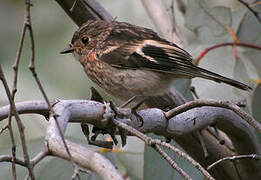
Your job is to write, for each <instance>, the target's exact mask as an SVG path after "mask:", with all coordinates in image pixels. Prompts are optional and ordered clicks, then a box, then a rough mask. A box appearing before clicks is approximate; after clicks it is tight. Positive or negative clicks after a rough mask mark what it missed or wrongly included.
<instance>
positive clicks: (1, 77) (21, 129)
mask: <svg viewBox="0 0 261 180" xmlns="http://www.w3.org/2000/svg"><path fill="white" fill-rule="evenodd" d="M0 80H1V81H2V82H3V85H4V88H5V91H6V95H7V97H8V100H9V103H10V106H12V113H14V116H15V119H16V122H17V126H18V130H19V134H20V139H21V144H22V149H23V153H24V160H25V164H26V166H27V168H28V171H29V174H30V178H31V179H32V180H33V179H35V177H34V174H33V169H32V167H31V164H30V159H29V155H28V152H27V146H26V140H25V135H24V126H23V123H22V121H21V119H20V117H19V115H18V113H17V111H16V107H15V103H14V101H13V100H12V97H11V92H10V89H9V87H8V84H7V82H6V79H5V76H4V73H3V71H2V66H1V64H0Z"/></svg>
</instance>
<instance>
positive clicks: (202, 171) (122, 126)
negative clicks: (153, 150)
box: [114, 120, 214, 180]
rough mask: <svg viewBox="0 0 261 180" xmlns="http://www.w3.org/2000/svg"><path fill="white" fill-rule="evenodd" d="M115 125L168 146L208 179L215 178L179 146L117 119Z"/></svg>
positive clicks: (137, 135)
mask: <svg viewBox="0 0 261 180" xmlns="http://www.w3.org/2000/svg"><path fill="white" fill-rule="evenodd" d="M114 123H115V125H116V126H118V127H120V128H122V129H124V130H126V131H127V132H129V133H130V134H132V135H134V136H136V137H138V138H139V139H141V140H142V141H144V142H145V143H146V144H147V145H149V146H153V145H155V144H158V145H160V146H163V147H166V148H168V149H169V150H171V151H173V152H174V153H176V154H178V155H179V156H181V157H183V158H184V159H186V160H187V161H188V162H190V163H191V164H192V165H193V166H195V167H196V168H197V169H198V170H199V171H200V172H201V173H202V174H203V175H204V176H205V177H206V178H207V179H210V180H214V178H213V177H212V176H211V175H210V174H209V173H208V172H207V171H206V170H205V169H204V168H203V167H202V166H201V165H200V164H199V163H198V162H196V161H195V160H194V159H193V158H191V157H190V156H189V155H187V154H185V153H184V152H182V151H180V150H179V149H178V148H175V147H174V146H172V145H170V144H168V143H166V142H161V141H160V140H157V139H152V138H150V137H148V136H146V135H145V134H143V133H141V132H140V131H138V130H136V129H134V128H133V127H131V126H128V125H126V124H124V123H122V122H119V121H117V120H115V121H114Z"/></svg>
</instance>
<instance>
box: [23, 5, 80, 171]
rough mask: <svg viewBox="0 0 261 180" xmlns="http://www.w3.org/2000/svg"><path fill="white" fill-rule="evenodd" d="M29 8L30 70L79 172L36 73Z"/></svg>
mask: <svg viewBox="0 0 261 180" xmlns="http://www.w3.org/2000/svg"><path fill="white" fill-rule="evenodd" d="M26 2H27V3H28V4H29V5H30V0H27V1H26ZM27 8H28V10H27V12H28V14H27V21H26V22H27V23H26V27H27V28H28V31H29V36H30V42H31V60H30V64H29V69H30V71H31V72H32V74H33V77H34V79H35V81H36V83H37V85H38V87H39V89H40V91H41V93H42V95H43V97H44V99H45V101H46V103H47V105H48V107H49V109H50V112H52V114H53V116H54V119H55V122H56V125H57V127H58V130H59V133H60V136H61V138H62V142H63V143H64V147H65V149H66V151H67V153H68V155H69V157H70V160H71V162H72V164H73V166H74V169H75V172H76V171H77V172H79V171H78V170H76V169H77V165H76V164H75V162H74V161H73V158H72V155H71V153H70V151H69V148H68V146H67V144H66V141H65V139H64V136H63V134H62V131H61V128H60V125H59V123H58V120H57V118H56V116H55V114H54V113H53V111H52V106H51V103H50V101H49V99H48V97H47V95H46V93H45V91H44V88H43V86H42V84H41V82H40V79H39V78H38V76H37V73H36V71H35V64H34V61H35V45H34V36H33V29H32V24H31V17H30V9H29V8H30V6H28V7H27Z"/></svg>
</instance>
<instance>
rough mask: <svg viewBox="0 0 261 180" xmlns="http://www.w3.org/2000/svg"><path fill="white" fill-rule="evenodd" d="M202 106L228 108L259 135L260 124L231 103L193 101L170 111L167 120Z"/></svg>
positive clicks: (260, 131)
mask: <svg viewBox="0 0 261 180" xmlns="http://www.w3.org/2000/svg"><path fill="white" fill-rule="evenodd" d="M202 106H214V107H223V108H228V109H230V110H232V111H234V112H235V113H236V114H238V115H239V116H240V117H241V118H242V119H244V120H245V121H246V122H248V123H249V124H250V125H251V126H252V127H254V128H255V129H256V130H257V131H258V132H259V133H261V124H260V123H259V122H257V121H256V120H255V119H254V118H253V117H252V116H250V115H249V114H247V113H246V112H245V111H243V110H241V109H240V108H239V107H238V106H237V105H236V104H233V103H231V102H228V101H227V102H224V101H213V100H195V101H191V102H188V103H186V104H184V105H181V106H179V107H177V108H175V109H172V110H170V111H168V112H167V113H166V117H167V118H171V117H173V116H175V115H177V114H179V113H182V112H185V111H187V110H189V109H192V108H195V107H202Z"/></svg>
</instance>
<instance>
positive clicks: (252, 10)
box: [238, 0, 261, 23]
mask: <svg viewBox="0 0 261 180" xmlns="http://www.w3.org/2000/svg"><path fill="white" fill-rule="evenodd" d="M238 2H240V3H241V4H243V5H244V6H245V7H246V8H247V9H248V10H249V11H250V12H252V13H253V15H254V16H255V17H256V19H257V20H258V21H259V23H261V17H260V16H259V13H258V12H257V11H255V10H254V9H253V8H251V7H250V6H249V5H248V3H246V2H245V1H243V0H238Z"/></svg>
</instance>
